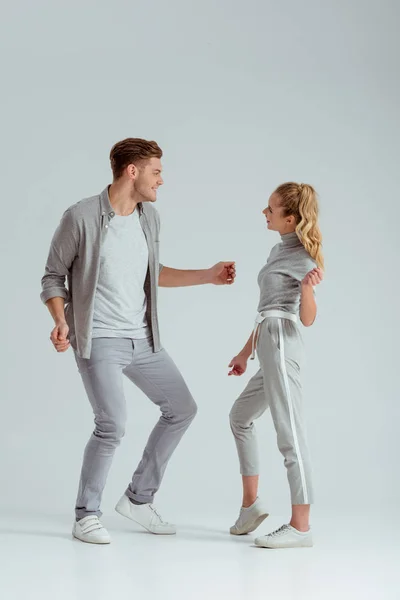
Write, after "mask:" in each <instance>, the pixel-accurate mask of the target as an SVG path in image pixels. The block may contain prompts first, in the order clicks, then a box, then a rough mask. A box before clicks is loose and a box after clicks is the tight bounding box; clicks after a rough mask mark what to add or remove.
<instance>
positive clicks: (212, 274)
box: [208, 262, 236, 285]
mask: <svg viewBox="0 0 400 600" xmlns="http://www.w3.org/2000/svg"><path fill="white" fill-rule="evenodd" d="M208 275H209V277H208V280H209V283H213V284H214V285H232V283H234V282H235V277H236V268H235V263H234V262H219V263H217V264H216V265H214V266H213V267H211V269H208Z"/></svg>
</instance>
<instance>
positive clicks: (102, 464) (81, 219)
mask: <svg viewBox="0 0 400 600" xmlns="http://www.w3.org/2000/svg"><path fill="white" fill-rule="evenodd" d="M161 157H162V151H161V149H160V148H159V146H158V145H157V144H156V143H155V142H149V141H146V140H142V139H137V138H128V139H126V140H123V141H121V142H118V143H117V144H115V146H114V147H113V148H112V150H111V153H110V161H111V168H112V171H113V183H112V184H111V185H110V186H108V187H107V188H106V189H105V190H104V191H103V192H102V193H101V194H100V195H97V196H93V197H91V198H87V199H85V200H82V201H81V202H78V203H77V204H75V205H73V206H71V207H70V208H68V209H67V210H66V211H65V213H64V215H63V217H62V219H61V222H60V225H59V227H58V228H57V230H56V232H55V234H54V237H53V240H52V242H51V246H50V252H49V256H48V260H47V265H46V271H45V275H44V276H43V278H42V293H41V298H42V301H43V302H44V303H46V305H47V307H48V309H49V311H50V313H51V316H52V317H53V319H54V323H55V327H54V329H53V331H52V332H51V337H50V339H51V341H52V342H53V344H54V347H55V349H56V350H57V352H65V351H66V350H68V348H69V347H70V345H71V346H72V347H73V349H74V352H75V358H76V362H77V365H78V369H79V372H80V374H81V377H82V380H83V383H84V386H85V389H86V392H87V395H88V398H89V401H90V403H91V405H92V408H93V412H94V420H95V429H94V432H93V434H92V436H91V438H90V440H89V442H88V444H87V446H86V449H85V453H84V459H83V466H82V471H81V478H80V483H79V491H78V497H77V501H76V520H75V523H74V526H73V535H74V536H75V537H76V538H78V539H79V540H82V541H83V542H89V543H94V544H107V543H109V542H110V536H109V534H108V532H107V531H106V529H105V528H104V527H103V526H102V524H101V522H100V520H99V517H101V514H102V513H101V511H100V501H101V496H102V492H103V489H104V486H105V483H106V479H107V475H108V472H109V469H110V466H111V462H112V458H113V455H114V452H115V449H116V447H117V446H118V445H119V443H120V441H121V438H122V436H123V435H124V426H125V421H126V405H125V398H124V393H123V382H122V375H126V376H127V377H128V378H129V379H130V380H131V381H133V383H134V384H135V385H136V386H137V387H138V388H140V389H141V390H142V391H143V392H144V393H145V394H146V395H147V396H148V398H150V400H151V401H152V402H154V403H155V404H157V405H158V406H159V407H160V410H161V417H160V419H159V421H158V423H157V424H156V426H155V428H154V429H153V431H152V433H151V435H150V437H149V439H148V442H147V445H146V448H145V450H144V453H143V456H142V459H141V461H140V463H139V466H138V467H137V469H136V471H135V473H134V474H133V477H132V480H131V482H130V483H129V485H128V488H127V490H126V492H125V494H124V495H123V496H122V498H121V499H120V501H119V502H118V504H117V506H116V510H117V512H119V513H120V514H121V515H123V516H125V517H127V518H129V519H131V520H132V521H135V522H136V523H138V524H140V525H141V526H143V527H144V528H145V529H146V530H147V531H149V532H151V533H154V534H174V533H176V528H175V526H174V525H171V524H169V523H166V522H165V521H163V520H162V518H161V517H160V515H159V513H158V512H157V511H156V510H155V508H154V507H153V504H152V503H153V498H154V495H155V493H156V492H157V490H158V489H159V487H160V484H161V480H162V478H163V475H164V472H165V468H166V466H167V464H168V461H169V459H170V457H171V455H172V453H173V451H174V450H175V448H176V447H177V445H178V443H179V441H180V439H181V438H182V436H183V434H184V433H185V431H186V430H187V428H188V427H189V425H190V423H191V421H192V420H193V418H194V416H195V414H196V409H197V407H196V404H195V402H194V400H193V398H192V396H191V394H190V392H189V390H188V388H187V385H186V383H185V381H184V380H183V378H182V376H181V374H180V373H179V371H178V369H177V367H176V366H175V364H174V362H173V361H172V359H171V358H170V357H169V355H168V353H167V352H166V351H165V350H164V349H163V348H162V346H161V344H160V336H159V328H158V317H157V286H158V285H160V286H162V287H178V286H189V285H199V284H206V283H213V284H216V285H218V284H222V285H223V284H232V283H233V282H234V279H235V264H234V263H233V262H220V263H218V264H216V265H215V266H214V267H212V268H210V269H206V270H198V271H189V270H178V269H171V268H169V267H163V265H161V264H159V229H160V221H159V216H158V213H157V211H156V209H155V208H154V207H153V203H154V202H155V201H156V199H157V189H158V188H159V186H160V185H162V184H163V179H162V166H161ZM66 277H67V279H68V287H66V285H65V278H66ZM64 309H65V310H64Z"/></svg>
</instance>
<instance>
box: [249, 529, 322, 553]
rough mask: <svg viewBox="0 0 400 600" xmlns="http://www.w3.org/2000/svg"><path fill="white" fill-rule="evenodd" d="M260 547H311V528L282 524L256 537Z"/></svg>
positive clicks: (257, 544) (256, 543) (256, 542)
mask: <svg viewBox="0 0 400 600" xmlns="http://www.w3.org/2000/svg"><path fill="white" fill-rule="evenodd" d="M254 543H255V545H256V546H259V547H260V548H310V547H311V546H312V545H313V539H312V533H311V529H309V530H308V531H298V530H297V529H295V528H294V527H292V526H291V525H282V527H280V528H279V529H277V530H276V531H273V532H272V533H269V534H268V535H263V536H262V537H258V538H256V539H255V542H254Z"/></svg>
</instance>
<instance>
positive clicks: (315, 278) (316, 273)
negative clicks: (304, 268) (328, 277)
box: [301, 267, 324, 287]
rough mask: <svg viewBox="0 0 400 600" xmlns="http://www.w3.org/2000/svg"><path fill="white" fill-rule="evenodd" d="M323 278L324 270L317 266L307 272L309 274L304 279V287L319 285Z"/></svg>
mask: <svg viewBox="0 0 400 600" xmlns="http://www.w3.org/2000/svg"><path fill="white" fill-rule="evenodd" d="M323 278H324V272H323V270H322V269H320V268H319V267H316V268H315V269H313V270H312V271H309V272H308V273H307V275H306V276H305V277H304V279H303V280H302V282H301V285H302V286H304V287H307V286H313V287H314V286H315V285H318V284H319V283H321V281H322V280H323Z"/></svg>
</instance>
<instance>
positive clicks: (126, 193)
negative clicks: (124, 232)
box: [108, 181, 140, 217]
mask: <svg viewBox="0 0 400 600" xmlns="http://www.w3.org/2000/svg"><path fill="white" fill-rule="evenodd" d="M108 197H109V199H110V204H111V206H112V207H113V209H114V211H115V214H116V215H120V216H122V217H126V216H128V215H130V214H132V213H133V211H134V210H135V209H136V207H137V205H138V204H139V202H140V195H139V194H135V193H134V192H133V193H132V191H131V190H129V189H128V188H127V187H126V185H125V184H124V183H119V182H118V181H116V182H114V183H112V184H111V185H110V187H109V188H108Z"/></svg>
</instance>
